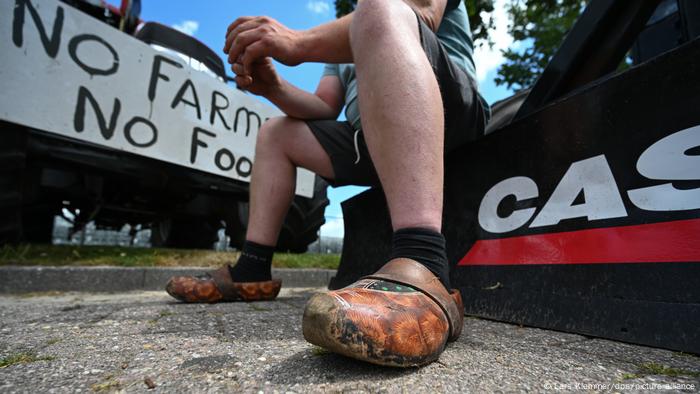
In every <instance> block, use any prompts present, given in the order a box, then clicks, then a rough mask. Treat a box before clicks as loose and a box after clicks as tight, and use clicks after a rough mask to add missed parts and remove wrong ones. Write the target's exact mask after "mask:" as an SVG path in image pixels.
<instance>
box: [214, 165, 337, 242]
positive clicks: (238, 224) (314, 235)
mask: <svg viewBox="0 0 700 394" xmlns="http://www.w3.org/2000/svg"><path fill="white" fill-rule="evenodd" d="M328 204H329V200H328V183H326V181H324V180H323V179H322V178H320V177H318V176H317V177H316V182H315V184H314V196H313V197H312V198H306V197H301V196H296V197H294V200H293V201H292V206H291V207H290V208H289V212H288V213H287V217H286V218H285V219H284V224H283V225H282V231H280V236H279V238H278V240H277V248H276V250H277V251H278V252H291V253H305V252H306V251H307V250H308V249H309V245H311V244H312V243H314V241H316V240H317V239H318V230H319V229H320V228H321V226H323V224H324V223H326V217H325V211H326V207H327V206H328ZM236 216H237V217H236V218H234V220H230V219H229V220H227V222H226V223H227V225H226V235H228V236H229V238H230V239H231V241H230V245H231V246H232V247H234V248H237V249H240V248H241V247H242V246H243V242H244V241H245V233H246V229H247V227H248V203H247V202H245V203H244V202H241V203H239V207H238V213H237V215H236Z"/></svg>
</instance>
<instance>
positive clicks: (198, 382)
mask: <svg viewBox="0 0 700 394" xmlns="http://www.w3.org/2000/svg"><path fill="white" fill-rule="evenodd" d="M315 291H321V289H308V288H287V289H283V291H282V293H281V294H280V297H279V298H278V300H277V301H275V302H260V303H249V304H246V303H228V304H216V305H199V304H196V305H191V304H180V303H176V302H173V301H172V300H171V299H170V298H169V297H168V296H167V295H166V294H164V293H162V292H143V291H142V292H129V293H116V294H87V293H59V294H50V295H41V294H39V295H34V296H31V297H27V296H24V297H18V296H2V297H0V360H9V359H10V358H13V357H14V359H21V360H24V362H21V363H16V364H12V365H9V366H6V367H4V368H0V392H3V393H5V392H32V393H34V392H57V393H59V392H114V391H125V392H149V393H151V392H243V393H259V392H263V393H287V392H294V393H303V392H373V393H374V392H379V393H382V392H386V393H404V392H411V393H423V392H446V393H447V392H449V393H454V392H494V391H496V392H543V391H561V392H571V391H581V392H594V391H606V392H618V391H625V392H627V391H631V392H649V391H664V392H677V391H685V392H698V390H699V389H700V358H698V357H697V356H692V355H686V354H682V353H677V352H672V351H668V350H662V349H653V348H647V347H642V346H636V345H629V344H624V343H619V342H613V341H607V340H602V339H595V338H588V337H584V336H580V335H574V334H568V333H561V332H555V331H547V330H541V329H535V328H527V327H519V326H516V325H510V324H504V323H499V322H493V321H488V320H482V319H476V318H467V319H466V320H465V323H464V324H465V327H464V331H463V333H462V336H461V337H460V338H459V340H458V341H456V342H454V343H452V344H451V345H450V346H448V348H447V350H446V351H445V352H444V353H443V355H442V357H441V358H440V360H439V361H438V362H435V363H433V364H431V365H428V366H426V367H423V368H409V369H395V368H386V367H379V366H374V365H371V364H366V363H363V362H359V361H355V360H352V359H348V358H345V357H342V356H338V355H335V354H332V353H329V352H327V351H325V350H323V349H320V348H316V347H314V346H312V345H310V344H308V343H306V342H305V341H304V339H303V337H302V334H301V315H302V311H303V307H304V304H305V302H306V300H307V299H308V298H309V297H310V296H311V294H313V292H315ZM20 354H22V355H26V356H27V357H23V358H18V357H17V355H20ZM0 365H1V364H0ZM655 373H656V374H655ZM615 385H617V386H615ZM666 388H670V389H671V390H666Z"/></svg>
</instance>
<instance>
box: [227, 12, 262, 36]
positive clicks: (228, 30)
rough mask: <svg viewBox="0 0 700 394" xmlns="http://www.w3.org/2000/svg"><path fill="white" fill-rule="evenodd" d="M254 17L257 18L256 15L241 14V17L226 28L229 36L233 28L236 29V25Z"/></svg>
mask: <svg viewBox="0 0 700 394" xmlns="http://www.w3.org/2000/svg"><path fill="white" fill-rule="evenodd" d="M252 19H255V17H254V16H241V17H238V18H236V20H235V21H233V22H231V24H230V25H228V27H227V28H226V35H227V36H228V34H229V33H230V32H231V30H233V29H235V28H236V26H238V25H240V24H241V23H245V22H248V21H249V20H252Z"/></svg>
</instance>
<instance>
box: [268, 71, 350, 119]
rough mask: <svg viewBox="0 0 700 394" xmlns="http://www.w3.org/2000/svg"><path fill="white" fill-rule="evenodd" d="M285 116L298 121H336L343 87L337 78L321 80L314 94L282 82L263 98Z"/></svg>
mask: <svg viewBox="0 0 700 394" xmlns="http://www.w3.org/2000/svg"><path fill="white" fill-rule="evenodd" d="M265 98H267V99H268V100H270V101H271V102H272V103H274V104H275V105H276V106H277V107H279V109H281V110H282V112H284V113H285V114H287V115H289V116H291V117H294V118H298V119H337V118H338V115H339V114H340V111H341V110H342V109H343V104H344V97H343V87H342V85H341V84H340V79H339V78H338V77H337V76H333V75H328V76H325V77H323V78H321V81H319V83H318V87H317V88H316V92H315V93H309V92H307V91H305V90H302V89H299V88H298V87H296V86H294V85H292V84H291V83H289V82H287V81H284V80H282V83H281V85H280V87H279V88H278V89H276V90H274V91H272V92H271V93H270V94H269V95H267V96H265Z"/></svg>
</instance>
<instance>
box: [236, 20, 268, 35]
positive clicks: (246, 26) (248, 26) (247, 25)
mask: <svg viewBox="0 0 700 394" xmlns="http://www.w3.org/2000/svg"><path fill="white" fill-rule="evenodd" d="M265 21H266V19H265V18H255V19H251V20H249V21H246V22H243V23H241V24H239V25H238V26H236V28H235V29H233V30H231V32H230V33H229V34H233V37H234V38H236V36H237V35H239V34H241V33H243V32H244V31H247V30H252V29H255V28H257V27H258V26H260V25H262V24H264V23H265Z"/></svg>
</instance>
